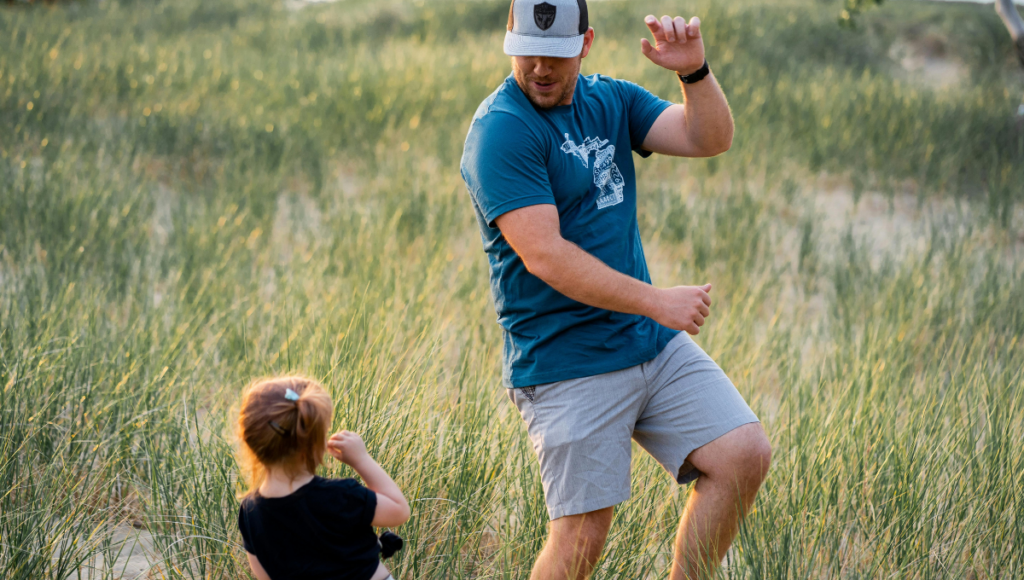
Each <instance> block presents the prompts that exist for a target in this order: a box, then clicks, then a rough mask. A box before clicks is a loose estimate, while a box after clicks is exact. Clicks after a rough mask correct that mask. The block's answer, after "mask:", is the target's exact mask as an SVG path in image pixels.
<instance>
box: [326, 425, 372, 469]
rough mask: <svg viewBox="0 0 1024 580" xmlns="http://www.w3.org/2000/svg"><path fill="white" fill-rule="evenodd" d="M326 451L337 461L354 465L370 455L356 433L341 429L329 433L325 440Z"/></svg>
mask: <svg viewBox="0 0 1024 580" xmlns="http://www.w3.org/2000/svg"><path fill="white" fill-rule="evenodd" d="M327 452H328V453H330V454H331V456H332V457H334V458H335V459H337V460H338V461H340V462H342V463H344V464H346V465H348V466H350V467H355V466H356V465H357V464H359V463H362V462H363V461H365V460H366V459H368V458H369V457H370V454H369V453H367V452H366V444H365V443H363V438H362V437H360V436H359V434H358V433H353V432H351V431H341V432H339V433H335V434H334V435H331V438H330V439H329V440H328V441H327Z"/></svg>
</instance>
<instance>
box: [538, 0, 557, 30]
mask: <svg viewBox="0 0 1024 580" xmlns="http://www.w3.org/2000/svg"><path fill="white" fill-rule="evenodd" d="M557 13H558V7H557V6H552V5H551V4H548V3H547V2H541V3H540V4H536V5H534V7H533V21H534V22H536V23H537V28H540V29H541V30H547V29H549V28H551V25H552V24H554V23H555V14H557Z"/></svg>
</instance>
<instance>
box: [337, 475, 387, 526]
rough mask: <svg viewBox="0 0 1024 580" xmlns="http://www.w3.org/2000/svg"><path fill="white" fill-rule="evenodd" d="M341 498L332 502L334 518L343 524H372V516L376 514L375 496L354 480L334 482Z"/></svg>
mask: <svg viewBox="0 0 1024 580" xmlns="http://www.w3.org/2000/svg"><path fill="white" fill-rule="evenodd" d="M336 482H337V483H336V484H335V485H337V488H335V489H338V491H339V492H340V493H341V496H342V498H339V499H340V501H337V502H334V505H333V508H334V509H335V510H336V512H335V516H336V517H337V518H338V519H339V520H340V521H343V522H349V523H352V524H354V525H357V526H362V525H367V526H369V525H371V524H373V516H374V515H376V513H377V494H376V493H374V492H373V491H372V490H370V489H368V488H366V487H365V486H363V485H360V484H359V482H357V481H356V480H354V479H343V480H336Z"/></svg>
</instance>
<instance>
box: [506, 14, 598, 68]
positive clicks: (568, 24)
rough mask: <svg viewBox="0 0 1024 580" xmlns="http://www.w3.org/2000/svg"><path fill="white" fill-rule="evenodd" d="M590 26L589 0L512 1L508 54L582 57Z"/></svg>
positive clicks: (507, 35)
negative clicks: (584, 40)
mask: <svg viewBox="0 0 1024 580" xmlns="http://www.w3.org/2000/svg"><path fill="white" fill-rule="evenodd" d="M589 28H590V19H589V18H588V17H587V0H512V6H511V8H509V11H508V32H506V33H505V54H507V55H509V56H553V57H557V58H571V57H574V56H579V54H580V52H582V51H583V35H584V34H585V33H586V32H587V30H588V29H589Z"/></svg>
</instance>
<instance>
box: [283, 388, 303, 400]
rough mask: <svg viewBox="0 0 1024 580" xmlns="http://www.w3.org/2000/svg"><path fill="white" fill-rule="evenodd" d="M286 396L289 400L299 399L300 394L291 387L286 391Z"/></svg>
mask: <svg viewBox="0 0 1024 580" xmlns="http://www.w3.org/2000/svg"><path fill="white" fill-rule="evenodd" d="M284 398H286V399H288V400H289V401H298V400H299V394H298V393H296V392H295V391H293V390H291V389H288V390H286V391H285V392H284Z"/></svg>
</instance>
